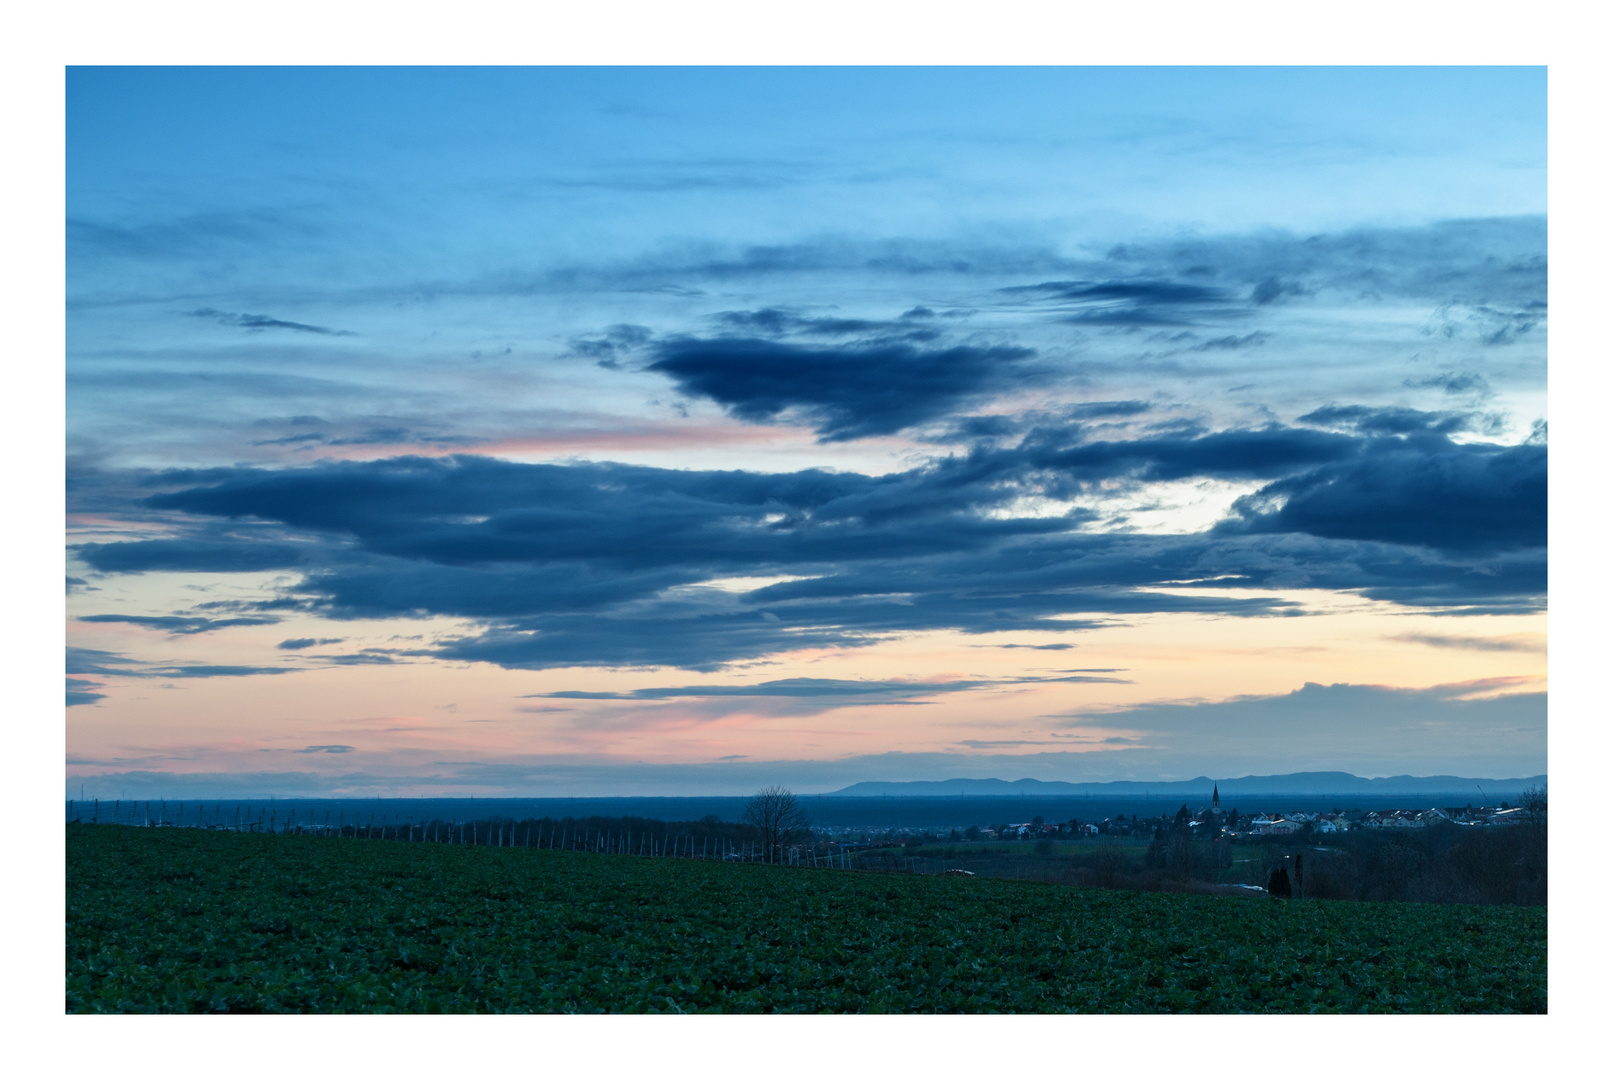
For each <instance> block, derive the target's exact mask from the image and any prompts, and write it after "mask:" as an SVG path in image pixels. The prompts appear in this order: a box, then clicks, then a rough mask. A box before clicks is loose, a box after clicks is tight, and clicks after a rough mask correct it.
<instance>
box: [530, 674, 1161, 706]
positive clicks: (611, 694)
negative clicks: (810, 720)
mask: <svg viewBox="0 0 1613 1080" xmlns="http://www.w3.org/2000/svg"><path fill="white" fill-rule="evenodd" d="M1101 670H1104V671H1114V670H1116V669H1114V668H1104V669H1101ZM1130 681H1131V680H1129V679H1117V678H1113V677H1108V676H1101V675H1045V676H1034V675H1033V676H1025V677H1020V678H1011V679H954V680H950V681H948V682H928V683H926V682H917V681H905V680H900V679H893V680H886V681H879V680H873V679H808V678H796V679H773V680H770V681H767V682H761V683H751V684H748V685H745V684H742V685H715V686H714V685H704V686H652V687H642V688H640V689H637V690H628V691H599V690H557V691H553V692H551V693H546V694H533V695H529V696H531V697H544V698H576V699H580V700H588V701H665V700H669V699H673V698H711V697H786V698H834V699H837V700H846V701H864V700H899V701H908V700H911V699H914V698H919V697H926V696H929V695H932V694H956V693H962V692H965V691H969V690H979V689H986V688H1002V687H1009V686H1020V685H1026V684H1031V683H1068V682H1094V683H1128V682H1130Z"/></svg>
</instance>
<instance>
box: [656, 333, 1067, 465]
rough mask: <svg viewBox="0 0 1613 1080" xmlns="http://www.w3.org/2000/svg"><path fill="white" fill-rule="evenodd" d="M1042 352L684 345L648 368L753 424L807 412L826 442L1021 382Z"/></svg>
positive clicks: (664, 351) (890, 428)
mask: <svg viewBox="0 0 1613 1080" xmlns="http://www.w3.org/2000/svg"><path fill="white" fill-rule="evenodd" d="M1034 355H1035V353H1034V351H1033V350H1031V349H1026V348H1022V347H1018V346H1010V345H993V346H982V345H954V346H951V347H949V348H937V349H920V348H917V347H915V346H913V345H910V344H907V343H904V342H870V343H857V344H848V345H844V346H805V345H790V344H784V343H780V342H776V341H770V340H766V339H762V338H710V339H699V338H678V339H673V340H670V341H666V342H663V343H661V344H660V345H658V346H657V348H656V360H655V361H654V362H653V363H651V364H650V365H649V366H648V368H647V369H646V370H649V371H655V372H660V373H662V374H664V375H667V376H669V377H671V378H672V379H673V380H674V382H676V384H677V387H678V389H679V390H680V391H681V392H682V393H684V394H686V395H688V396H690V397H705V398H710V399H711V400H713V401H715V402H717V403H718V404H720V405H722V406H723V407H725V408H726V409H727V410H728V411H729V412H730V413H731V414H733V415H734V416H736V417H739V418H740V419H742V420H748V421H751V422H752V423H772V422H775V421H777V420H779V419H780V418H781V417H782V416H783V415H784V414H787V413H788V414H797V413H798V414H799V415H800V416H801V417H802V418H803V419H804V420H805V421H806V422H808V423H809V424H810V425H811V426H812V427H813V429H814V430H816V431H817V432H818V435H819V437H820V439H821V440H822V441H824V442H837V441H843V440H847V439H859V438H866V437H868V436H872V435H890V434H893V433H895V432H898V431H901V430H903V429H905V428H910V427H913V426H915V425H917V424H921V423H924V422H926V421H929V420H934V419H937V418H939V417H941V416H944V415H945V414H946V413H948V412H950V411H951V410H953V409H956V408H958V407H959V406H960V405H963V404H964V403H966V402H968V401H971V400H974V399H977V398H979V397H982V396H984V395H986V394H989V393H993V392H996V391H999V390H1003V389H1008V388H1010V387H1013V386H1015V385H1018V384H1022V383H1024V382H1025V381H1027V380H1028V379H1029V378H1031V377H1032V375H1033V372H1032V370H1031V369H1030V368H1028V367H1027V366H1025V365H1024V363H1023V361H1025V360H1028V359H1029V358H1031V357H1032V356H1034Z"/></svg>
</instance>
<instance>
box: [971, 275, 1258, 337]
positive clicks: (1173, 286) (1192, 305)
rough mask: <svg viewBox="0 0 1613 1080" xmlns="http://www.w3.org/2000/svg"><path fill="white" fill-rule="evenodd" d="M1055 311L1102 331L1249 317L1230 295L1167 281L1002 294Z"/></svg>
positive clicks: (1026, 288) (1054, 286)
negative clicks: (1054, 307) (1057, 309)
mask: <svg viewBox="0 0 1613 1080" xmlns="http://www.w3.org/2000/svg"><path fill="white" fill-rule="evenodd" d="M1000 291H1001V292H1002V293H1004V294H1006V295H1009V296H1022V297H1026V298H1028V299H1032V300H1035V301H1039V302H1041V303H1042V304H1051V305H1054V306H1056V307H1058V308H1060V309H1062V310H1064V311H1066V312H1068V314H1066V315H1065V316H1064V321H1066V322H1072V323H1084V324H1089V325H1096V326H1190V325H1193V324H1196V323H1200V322H1203V321H1205V320H1209V319H1219V318H1225V317H1228V316H1234V315H1240V314H1244V313H1245V312H1244V309H1243V305H1242V303H1241V302H1240V301H1238V300H1237V298H1236V297H1234V296H1233V295H1232V294H1231V293H1230V292H1228V290H1226V289H1225V288H1222V287H1219V286H1209V285H1202V284H1195V283H1192V282H1184V281H1181V280H1173V279H1167V278H1155V279H1148V278H1132V279H1126V280H1123V279H1109V280H1085V281H1044V282H1042V283H1041V284H1039V285H1015V286H1011V287H1009V288H1005V289H1002V290H1000Z"/></svg>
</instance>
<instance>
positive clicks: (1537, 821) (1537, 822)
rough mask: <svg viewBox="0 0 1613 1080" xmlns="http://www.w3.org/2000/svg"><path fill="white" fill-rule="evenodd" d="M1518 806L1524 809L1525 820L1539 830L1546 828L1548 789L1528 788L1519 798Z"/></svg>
mask: <svg viewBox="0 0 1613 1080" xmlns="http://www.w3.org/2000/svg"><path fill="white" fill-rule="evenodd" d="M1518 805H1519V806H1521V807H1522V808H1523V820H1524V821H1525V822H1526V823H1527V824H1529V825H1533V826H1534V827H1535V828H1537V829H1544V828H1545V827H1546V789H1545V788H1540V787H1526V788H1524V789H1523V793H1522V794H1521V795H1519V796H1518Z"/></svg>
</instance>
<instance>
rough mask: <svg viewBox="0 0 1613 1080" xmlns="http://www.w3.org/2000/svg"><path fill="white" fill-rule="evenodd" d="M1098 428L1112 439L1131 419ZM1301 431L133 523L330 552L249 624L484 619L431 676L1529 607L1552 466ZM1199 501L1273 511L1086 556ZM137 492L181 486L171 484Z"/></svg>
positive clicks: (333, 465) (259, 506)
mask: <svg viewBox="0 0 1613 1080" xmlns="http://www.w3.org/2000/svg"><path fill="white" fill-rule="evenodd" d="M1095 404H1096V405H1097V406H1098V408H1095V409H1094V410H1092V411H1093V412H1095V413H1102V412H1103V411H1105V410H1111V411H1113V412H1115V413H1116V414H1119V415H1126V414H1130V413H1133V412H1134V411H1135V410H1136V409H1138V408H1143V407H1144V406H1141V405H1140V403H1131V402H1115V403H1095ZM1307 419H1308V420H1310V421H1311V422H1314V423H1319V424H1326V425H1327V426H1329V427H1331V428H1333V429H1335V430H1321V429H1319V428H1316V427H1286V426H1282V425H1275V424H1274V425H1268V426H1266V427H1263V428H1247V429H1232V430H1225V431H1201V430H1197V429H1194V428H1191V427H1183V428H1179V429H1178V430H1176V431H1174V432H1167V433H1164V434H1156V435H1147V436H1143V437H1139V438H1131V439H1098V440H1093V439H1089V438H1088V431H1089V429H1088V428H1087V427H1086V426H1085V424H1084V423H1083V422H1082V421H1071V420H1070V419H1068V418H1066V419H1064V420H1061V421H1056V422H1055V421H1050V422H1047V423H1043V424H1038V425H1036V426H1033V427H1032V428H1030V429H1029V430H1028V431H1026V432H1025V433H1024V436H1023V438H1022V439H1021V441H1020V442H1019V443H1018V444H1017V445H1014V446H998V447H995V448H992V447H984V446H982V447H977V448H976V449H975V450H974V451H971V452H970V453H968V454H964V455H955V456H951V457H947V458H943V459H939V460H937V461H935V462H933V463H931V464H929V465H925V466H922V467H919V468H915V469H911V470H908V471H905V472H900V473H892V474H888V475H885V476H866V475H862V474H857V473H831V472H825V471H821V470H806V471H802V472H796V473H785V474H762V473H751V472H744V471H737V470H736V471H695V470H671V469H658V468H651V467H646V466H629V465H615V464H592V463H580V464H574V465H524V464H516V463H511V462H504V461H498V460H494V459H489V458H484V457H474V456H459V457H451V458H442V459H436V458H433V459H427V458H395V459H388V460H382V461H370V462H328V463H322V464H320V465H316V466H310V467H305V468H295V469H282V470H266V469H248V468H239V469H223V470H208V471H207V472H205V473H183V472H176V473H173V474H168V476H167V480H168V481H169V483H170V484H171V485H172V487H175V488H177V490H172V489H171V490H167V491H160V492H159V493H158V494H155V495H151V496H149V497H148V498H146V499H145V500H144V505H145V507H146V508H147V509H148V510H150V511H161V512H167V513H169V514H177V515H179V517H178V518H177V519H171V520H176V521H177V522H178V523H180V524H183V522H184V521H187V520H191V521H198V524H199V527H202V528H218V527H220V525H219V519H230V520H231V521H232V524H231V525H230V526H229V527H230V528H233V529H241V530H247V531H248V532H250V530H266V529H273V528H290V529H294V530H297V532H298V534H299V535H300V536H304V537H309V536H311V537H315V538H318V539H311V540H308V541H307V542H305V543H302V544H298V545H289V544H283V545H280V547H281V548H283V549H284V552H285V554H283V555H282V556H281V558H279V559H274V560H264V559H262V558H261V557H258V556H253V557H243V558H242V559H241V560H239V562H240V563H243V564H248V565H254V566H256V565H261V564H263V563H264V562H273V563H275V564H276V565H280V566H285V565H289V564H290V563H291V561H292V558H291V553H293V552H294V553H295V554H296V560H297V561H298V563H299V564H300V565H301V566H302V568H303V570H304V576H303V577H302V579H301V580H300V581H299V582H298V583H297V584H296V585H294V586H291V587H289V588H287V589H285V590H283V592H282V596H281V598H280V599H278V600H275V601H270V602H268V603H267V604H265V605H259V606H258V607H257V608H255V609H251V610H249V611H248V613H249V614H260V615H261V614H264V613H266V612H268V611H269V610H270V609H271V606H272V605H276V604H278V605H283V606H287V607H300V608H301V609H303V610H306V611H310V612H313V613H322V614H324V615H326V616H331V617H337V618H351V617H380V618H385V617H390V616H396V615H406V616H408V615H413V616H427V615H446V616H453V617H461V618H467V619H472V620H476V621H478V622H480V623H481V624H482V626H481V627H480V629H478V630H476V631H474V632H472V633H470V634H468V635H465V636H461V637H458V638H455V639H450V640H443V641H439V642H438V643H437V644H436V645H435V646H433V647H432V648H433V649H434V650H435V652H434V655H439V656H443V657H447V658H454V659H461V660H481V661H487V662H491V663H496V664H501V665H503V666H506V667H517V668H550V667H563V666H570V665H604V666H618V667H641V666H670V667H681V668H687V669H691V670H702V671H712V670H717V669H719V668H721V667H723V666H724V665H726V664H730V663H734V662H737V661H742V660H748V659H754V658H757V657H761V656H765V655H768V654H770V653H775V652H779V651H783V650H792V649H802V648H822V647H852V646H859V645H866V644H869V643H872V642H874V641H878V640H882V639H885V638H888V637H890V636H892V635H899V634H903V633H911V632H914V631H923V630H938V629H951V630H960V631H963V632H965V633H990V632H996V631H1037V632H1054V633H1068V632H1076V631H1079V630H1082V629H1085V628H1089V627H1092V626H1096V625H1101V624H1103V623H1105V622H1108V621H1112V620H1113V619H1116V618H1125V617H1128V616H1133V615H1142V614H1147V613H1152V612H1172V611H1180V612H1203V613H1219V614H1228V615H1239V616H1271V615H1284V614H1295V613H1298V612H1299V611H1300V610H1301V609H1299V608H1298V607H1297V606H1296V605H1295V604H1294V603H1293V602H1292V601H1288V600H1284V599H1281V598H1279V597H1277V596H1273V595H1253V596H1251V595H1239V596H1233V595H1229V594H1228V593H1227V592H1226V591H1224V590H1230V589H1237V590H1244V591H1247V590H1255V591H1256V592H1257V593H1258V592H1259V591H1262V590H1265V591H1269V590H1281V589H1292V588H1301V587H1308V588H1318V589H1332V590H1351V591H1356V592H1359V593H1360V594H1362V595H1366V596H1370V597H1374V598H1377V599H1383V600H1389V601H1393V602H1396V603H1402V604H1411V605H1419V606H1429V607H1433V608H1436V609H1439V610H1444V611H1451V612H1463V613H1471V612H1477V611H1495V612H1500V611H1512V612H1515V611H1530V610H1538V609H1539V607H1540V604H1541V602H1542V597H1543V595H1544V592H1545V550H1544V547H1543V544H1544V535H1545V534H1544V530H1545V486H1544V485H1545V462H1546V456H1545V455H1546V448H1545V446H1544V445H1543V444H1526V445H1523V446H1515V447H1503V446H1497V445H1492V444H1488V443H1481V442H1467V443H1456V442H1453V441H1452V440H1451V438H1450V437H1449V436H1450V434H1451V433H1453V432H1456V431H1461V430H1463V429H1465V428H1470V427H1471V426H1472V423H1473V421H1472V417H1471V415H1470V414H1458V413H1422V412H1417V411H1415V410H1405V409H1400V410H1394V409H1364V408H1359V407H1354V406H1329V407H1327V408H1325V409H1320V410H1317V411H1316V412H1315V413H1313V414H1311V415H1310V416H1309V417H1308V418H1307ZM1193 477H1214V478H1222V479H1230V480H1245V481H1247V480H1256V481H1264V482H1265V486H1264V487H1262V488H1261V489H1260V490H1259V492H1257V493H1256V494H1255V495H1251V496H1247V497H1245V498H1244V499H1242V500H1240V501H1239V502H1238V503H1237V504H1236V512H1235V513H1234V514H1233V516H1232V517H1230V518H1229V519H1227V520H1226V521H1224V522H1222V523H1221V525H1220V526H1218V527H1217V528H1216V529H1215V530H1213V531H1211V532H1209V533H1202V534H1198V535H1194V536H1147V535H1140V534H1138V535H1133V534H1125V533H1113V532H1110V533H1100V532H1092V531H1084V530H1085V528H1086V527H1087V526H1088V525H1089V524H1090V523H1091V522H1093V521H1094V520H1095V514H1094V512H1093V511H1090V510H1086V509H1084V508H1082V507H1080V506H1079V504H1080V503H1081V501H1082V500H1083V499H1085V498H1087V497H1088V496H1089V495H1090V494H1091V493H1092V492H1093V491H1095V490H1097V489H1098V487H1099V485H1101V486H1102V487H1103V489H1104V490H1106V491H1113V490H1117V489H1120V488H1124V487H1125V486H1127V485H1138V484H1145V483H1150V482H1157V481H1162V480H1180V479H1186V478H1193ZM145 482H146V483H148V484H154V485H157V486H159V487H161V486H168V485H165V484H164V478H163V477H162V476H156V477H147V478H146V480H145ZM1032 496H1034V497H1046V498H1054V499H1061V500H1068V501H1073V502H1074V503H1076V504H1077V506H1076V508H1075V509H1073V510H1071V511H1069V512H1068V513H1066V514H1065V515H1063V516H1054V517H1048V516H1039V517H1014V516H1010V515H1008V514H1005V513H1003V508H1004V507H1006V506H1008V505H1010V504H1012V503H1014V502H1015V501H1016V500H1019V499H1021V498H1025V497H1032ZM157 545H165V546H161V547H157ZM154 547H155V551H152V553H151V556H149V557H130V554H135V553H138V554H139V555H143V554H144V553H145V552H147V551H148V550H150V549H152V548H154ZM257 547H262V548H266V549H268V550H269V551H274V550H275V547H274V546H273V545H272V544H270V543H268V542H266V541H261V540H260V541H242V545H241V550H242V551H244V552H248V553H250V552H252V551H253V550H254V548H257ZM81 550H82V551H83V552H84V557H85V558H86V560H87V561H89V562H90V563H91V564H92V565H95V566H97V568H98V569H103V570H108V569H112V568H114V567H120V568H127V569H147V568H151V567H153V566H155V565H161V566H164V567H171V568H176V569H183V568H186V562H185V560H186V557H187V556H189V557H191V558H193V559H194V565H195V566H196V567H198V568H199V567H207V568H218V567H220V566H224V565H230V564H231V560H230V559H227V558H222V557H221V555H222V553H223V552H224V551H227V550H229V545H228V544H227V543H226V542H225V541H223V540H219V539H217V538H216V535H215V536H214V537H213V538H210V539H208V540H207V541H206V542H205V543H196V544H191V543H189V542H187V541H183V540H172V541H143V542H133V543H129V544H106V545H86V546H85V548H83V549H81ZM126 553H130V554H126ZM159 556H160V557H159ZM735 575H747V576H769V575H791V576H793V577H794V578H796V580H790V581H783V582H779V583H778V584H774V585H769V586H766V587H763V588H759V589H755V590H752V591H750V592H747V593H743V594H735V593H732V592H726V591H723V590H719V589H715V588H711V587H707V586H703V585H702V584H701V583H702V582H704V581H706V580H708V579H711V578H714V577H723V576H735ZM1160 586H1165V588H1160ZM242 610H244V609H242ZM294 640H296V639H294ZM288 647H289V646H288ZM342 662H361V661H359V660H349V661H342ZM366 662H367V661H366Z"/></svg>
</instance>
